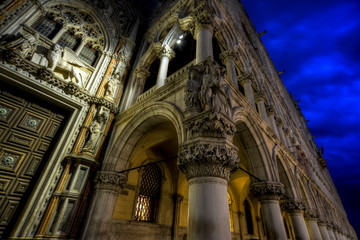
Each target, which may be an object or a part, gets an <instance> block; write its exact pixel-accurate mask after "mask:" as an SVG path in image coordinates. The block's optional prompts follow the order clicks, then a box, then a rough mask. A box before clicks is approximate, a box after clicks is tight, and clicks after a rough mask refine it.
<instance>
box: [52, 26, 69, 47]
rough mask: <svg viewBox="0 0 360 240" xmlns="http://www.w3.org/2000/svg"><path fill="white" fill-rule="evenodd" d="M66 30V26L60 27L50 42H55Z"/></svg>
mask: <svg viewBox="0 0 360 240" xmlns="http://www.w3.org/2000/svg"><path fill="white" fill-rule="evenodd" d="M66 31H67V27H63V28H61V29H60V31H59V32H58V33H57V34H56V35H55V37H54V38H53V39H52V42H54V43H57V41H59V39H60V38H61V36H62V35H63V34H64V32H66Z"/></svg>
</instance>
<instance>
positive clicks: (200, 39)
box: [196, 23, 213, 64]
mask: <svg viewBox="0 0 360 240" xmlns="http://www.w3.org/2000/svg"><path fill="white" fill-rule="evenodd" d="M196 27H197V28H198V29H197V33H196V64H198V63H200V62H202V61H204V60H205V59H206V58H207V57H213V46H212V31H211V29H210V26H207V25H202V24H200V23H197V25H196Z"/></svg>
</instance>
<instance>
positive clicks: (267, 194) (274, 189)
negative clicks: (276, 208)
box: [250, 182, 285, 201]
mask: <svg viewBox="0 0 360 240" xmlns="http://www.w3.org/2000/svg"><path fill="white" fill-rule="evenodd" d="M250 191H251V192H252V194H253V195H254V196H255V197H256V198H258V199H259V200H260V201H262V200H280V198H281V196H282V195H283V194H284V193H285V189H284V185H283V184H282V183H279V182H257V183H253V184H252V185H251V187H250Z"/></svg>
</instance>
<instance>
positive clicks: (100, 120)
mask: <svg viewBox="0 0 360 240" xmlns="http://www.w3.org/2000/svg"><path fill="white" fill-rule="evenodd" d="M108 118H109V113H108V111H101V110H100V112H99V113H98V114H97V115H96V116H95V118H94V120H93V121H92V123H91V125H90V128H89V130H90V137H89V139H88V140H87V142H86V143H85V146H84V148H83V149H82V152H87V153H94V151H95V150H96V147H97V146H98V143H99V141H100V140H101V136H102V133H103V125H104V124H105V123H106V121H107V119H108Z"/></svg>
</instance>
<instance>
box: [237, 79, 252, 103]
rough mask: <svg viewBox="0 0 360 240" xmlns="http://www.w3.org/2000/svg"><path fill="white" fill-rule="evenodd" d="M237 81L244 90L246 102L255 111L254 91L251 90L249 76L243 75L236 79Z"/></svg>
mask: <svg viewBox="0 0 360 240" xmlns="http://www.w3.org/2000/svg"><path fill="white" fill-rule="evenodd" d="M238 81H239V82H240V84H241V86H242V87H243V88H244V92H245V98H246V100H247V101H248V102H249V103H250V105H251V106H252V107H253V108H254V109H256V106H255V98H254V91H253V88H252V78H251V74H250V73H247V74H244V75H243V76H240V77H238Z"/></svg>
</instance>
